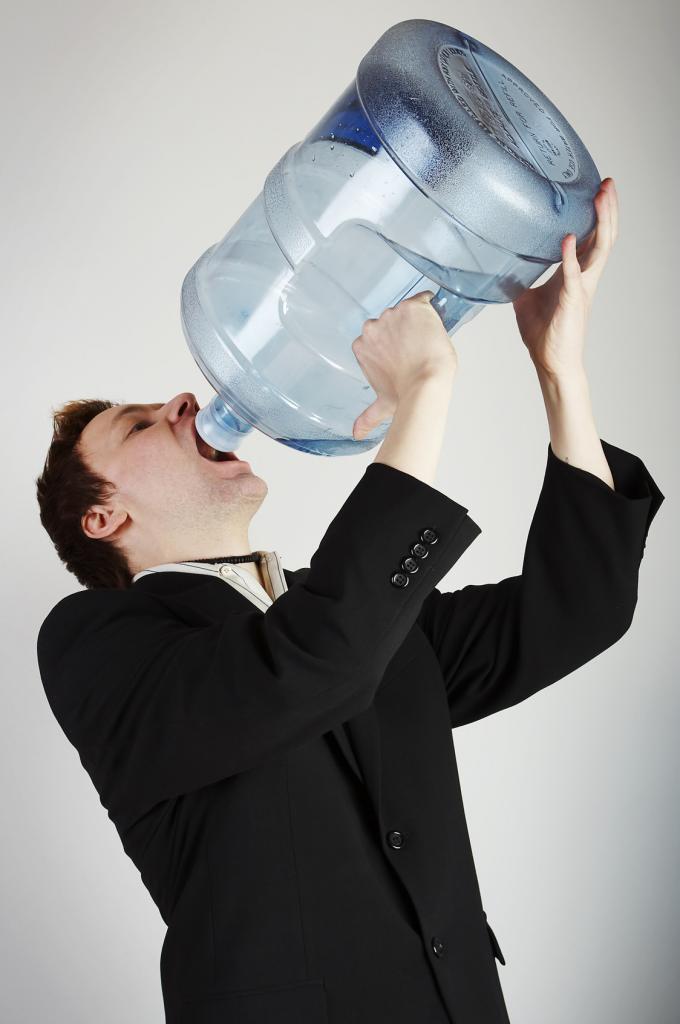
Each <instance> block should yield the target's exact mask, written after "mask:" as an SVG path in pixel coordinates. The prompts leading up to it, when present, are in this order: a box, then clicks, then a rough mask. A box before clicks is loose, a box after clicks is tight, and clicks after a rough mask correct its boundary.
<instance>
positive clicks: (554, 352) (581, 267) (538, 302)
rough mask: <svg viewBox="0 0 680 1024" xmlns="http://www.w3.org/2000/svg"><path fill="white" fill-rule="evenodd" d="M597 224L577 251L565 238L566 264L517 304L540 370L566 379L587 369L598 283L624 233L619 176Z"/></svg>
mask: <svg viewBox="0 0 680 1024" xmlns="http://www.w3.org/2000/svg"><path fill="white" fill-rule="evenodd" d="M594 202H595V210H596V212H597V224H596V226H595V227H594V228H593V230H592V231H591V232H590V234H589V235H588V236H587V237H586V238H584V240H583V242H581V244H580V245H579V246H578V248H577V247H576V236H575V235H573V234H569V235H565V236H564V238H563V239H562V263H561V264H560V266H559V267H558V268H557V269H556V270H555V272H554V273H553V274H552V276H551V277H550V278H549V279H548V280H547V281H546V282H545V283H544V284H542V285H539V287H538V288H528V289H527V290H526V291H524V292H522V294H521V295H519V296H518V297H517V299H515V301H514V302H513V307H514V309H515V316H516V319H517V326H518V327H519V331H520V334H521V335H522V340H523V342H524V344H525V345H526V347H527V349H528V350H529V355H530V356H531V359H532V361H533V363H534V365H535V366H536V369H537V370H541V371H543V372H544V373H545V374H547V375H548V376H549V377H553V378H560V379H564V378H565V377H569V376H571V375H572V374H573V373H580V372H582V369H583V346H584V341H585V332H586V326H587V322H588V316H589V314H590V307H591V305H592V302H593V298H594V297H595V290H596V288H597V284H598V281H599V279H600V276H601V274H602V271H603V270H604V268H605V264H606V262H607V259H608V257H609V254H610V252H611V249H612V246H613V244H614V242H615V241H616V238H617V235H618V221H619V215H618V199H617V195H616V186H615V185H614V179H613V178H604V179H603V181H602V184H601V185H600V189H599V191H598V193H597V195H596V196H595V201H594Z"/></svg>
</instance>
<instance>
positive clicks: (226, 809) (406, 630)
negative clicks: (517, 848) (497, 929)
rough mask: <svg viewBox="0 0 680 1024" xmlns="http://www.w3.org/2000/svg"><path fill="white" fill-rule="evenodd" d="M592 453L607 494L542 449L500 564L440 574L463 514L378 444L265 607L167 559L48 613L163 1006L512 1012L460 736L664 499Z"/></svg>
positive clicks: (462, 1018)
mask: <svg viewBox="0 0 680 1024" xmlns="http://www.w3.org/2000/svg"><path fill="white" fill-rule="evenodd" d="M603 446H604V450H605V454H606V456H607V459H608V462H609V465H610V467H611V469H612V474H613V477H614V480H615V484H616V490H615V491H613V490H612V489H611V488H609V487H608V486H607V484H605V483H604V482H603V481H601V480H600V479H599V478H598V477H596V476H594V475H593V474H591V473H588V472H586V471H584V470H581V469H579V468H576V467H573V466H570V465H568V464H566V463H564V462H562V461H560V460H559V459H557V458H556V456H555V455H554V454H553V452H552V449H551V448H550V446H548V459H547V465H546V472H545V478H544V481H543V485H542V489H541V492H540V495H539V499H538V503H537V506H536V510H535V514H534V517H533V520H532V523H531V527H530V530H529V534H528V539H527V543H526V549H525V553H524V560H523V565H522V572H521V574H520V575H518V576H513V577H510V578H508V579H504V580H501V581H500V582H498V583H492V584H486V585H470V586H466V587H463V588H462V589H461V590H456V591H453V592H450V593H441V592H440V591H439V590H438V589H437V587H436V584H437V583H438V582H439V581H440V580H441V579H442V577H443V576H444V575H445V574H446V573H447V572H448V571H449V570H450V569H451V567H452V566H453V565H454V564H455V563H456V561H457V560H458V559H459V558H460V556H461V554H462V553H463V552H464V551H465V549H466V548H467V547H468V546H469V545H470V544H471V542H472V541H473V540H474V539H475V537H476V536H477V535H478V534H479V533H480V528H479V526H478V525H477V524H476V523H475V522H474V521H473V520H472V519H471V518H470V517H469V516H468V514H467V509H466V508H464V507H463V506H462V505H460V504H458V503H457V502H456V501H453V500H452V499H451V498H449V497H447V496H446V495H444V494H442V493H441V492H440V491H438V490H436V489H435V488H434V487H431V486H430V485H428V484H425V483H423V482H422V481H420V480H418V479H416V478H415V477H413V476H411V475H410V474H408V473H404V472H401V471H400V470H397V469H395V468H393V467H391V466H388V465H385V464H382V463H371V464H370V465H369V466H368V467H367V468H366V470H365V473H364V475H363V476H362V478H361V479H360V480H359V482H358V483H357V485H356V487H355V488H354V490H353V491H352V492H351V493H350V495H349V496H348V498H347V500H346V501H345V503H344V504H343V506H342V508H341V509H340V510H339V512H338V513H337V515H336V516H335V518H334V519H333V521H332V522H331V524H330V526H329V527H328V529H327V530H326V532H325V534H324V536H323V538H322V540H321V543H320V544H319V547H318V549H317V550H316V551H315V553H314V555H313V556H312V559H311V562H310V566H309V567H308V568H304V569H299V570H298V571H297V572H291V571H288V570H286V571H285V575H286V580H287V583H288V587H289V589H288V591H287V592H286V593H284V594H283V595H281V596H280V597H279V598H278V599H277V600H276V601H274V602H273V604H272V605H271V607H269V608H268V609H267V610H266V612H262V611H261V610H260V609H258V608H256V607H255V606H254V605H253V604H252V603H251V602H250V601H249V600H248V599H247V598H245V597H244V596H243V595H242V594H240V593H238V592H237V591H236V590H234V589H233V588H232V587H230V586H228V585H227V586H225V585H224V583H223V582H222V581H221V580H220V579H218V578H213V577H206V576H203V575H192V574H184V573H179V572H162V573H158V574H152V575H148V576H144V577H142V578H140V579H139V580H138V581H137V582H136V583H134V584H133V585H132V586H131V587H130V588H129V589H127V590H109V589H105V590H84V591H79V592H76V593H73V594H70V595H68V596H67V597H65V598H63V599H62V600H61V601H59V603H58V604H57V605H56V606H55V607H54V608H53V609H52V611H51V612H50V613H49V615H48V616H47V618H46V619H45V621H44V622H43V624H42V626H41V629H40V633H39V636H38V659H39V667H40V672H41V676H42V679H43V683H44V687H45V692H46V695H47V698H48V700H49V702H50V705H51V707H52V709H53V711H54V714H55V716H56V718H57V720H58V721H59V723H60V725H61V727H62V729H63V731H64V733H65V734H66V736H67V737H68V739H69V740H70V741H71V743H72V744H73V745H74V746H75V748H76V750H77V751H78V754H79V756H80V759H81V761H82V764H83V766H84V767H85V769H86V770H87V771H88V773H89V774H90V776H91V778H92V781H93V783H94V785H95V787H96V789H97V791H98V793H99V796H100V800H101V803H102V804H103V806H104V807H105V808H106V809H107V811H108V814H109V817H110V818H111V820H112V821H113V822H114V824H115V826H116V828H117V830H118V832H119V835H120V838H121V840H122V844H123V847H124V849H125V851H126V852H127V854H128V855H129V856H130V857H131V858H132V860H133V861H134V863H135V864H136V866H137V867H138V869H139V871H140V875H141V878H142V881H143V882H144V884H145V886H146V887H147V889H148V890H149V892H150V894H151V896H152V898H153V899H154V901H155V903H156V905H157V906H158V909H159V911H160V913H161V915H162V917H163V920H164V921H165V923H166V924H167V933H166V937H165V940H164V943H163V948H162V952H161V962H160V967H161V983H162V992H163V999H164V1004H165V1012H166V1020H167V1021H168V1022H169V1024H217V1022H218V1021H219V1022H227V1021H229V1022H232V1024H349V1022H352V1024H377V1022H382V1021H384V1022H386V1024H387V1022H389V1024H416V1022H417V1024H451V1022H455V1024H501V1022H506V1024H507V1021H508V1016H507V1011H506V1008H505V1003H504V1000H503V994H502V989H501V986H500V981H499V977H498V972H497V967H496V961H495V959H494V954H495V956H496V957H497V958H498V959H499V960H500V961H501V962H503V959H502V953H501V951H500V948H499V946H498V944H497V942H496V939H495V935H494V933H493V931H492V929H491V927H490V925H489V924H488V922H487V920H486V916H485V911H484V909H483V906H482V899H481V895H480V891H479V886H478V881H477V876H476V873H475V866H474V862H473V856H472V850H471V846H470V841H469V836H468V831H467V826H466V821H465V813H464V809H463V801H462V797H461V791H460V785H459V779H458V773H457V768H456V758H455V750H454V746H453V743H452V735H451V729H452V727H454V726H460V725H464V724H465V723H467V722H473V721H475V720H476V719H479V718H482V717H484V716H485V715H490V714H493V713H494V712H497V711H500V710H501V709H503V708H506V707H510V706H511V705H514V704H517V703H518V702H520V701H522V700H525V699H526V698H528V697H529V696H531V695H532V694H534V693H536V692H537V691H539V690H541V689H542V688H544V687H546V686H548V685H549V684H550V683H553V682H555V680H558V679H560V678H562V677H563V676H566V675H568V674H569V673H570V672H572V671H574V669H577V668H578V667H579V666H580V665H583V664H584V663H585V662H587V661H589V660H590V659H591V658H593V657H595V656H596V655H597V654H598V653H599V652H600V651H603V650H605V649H606V648H607V647H609V646H610V645H611V644H613V643H614V642H615V641H616V640H617V639H618V638H619V637H621V636H622V635H623V634H624V633H625V632H626V630H627V629H628V627H629V625H630V623H631V619H632V615H633V610H634V608H635V604H636V600H637V583H638V569H639V565H640V561H641V559H642V556H643V549H644V546H645V539H646V536H647V530H648V528H649V524H650V522H651V520H652V518H653V516H654V515H655V513H656V511H657V509H658V507H659V505H660V504H661V502H662V501H663V495H662V494H661V492H660V491H659V489H658V487H657V486H656V484H655V482H654V481H653V479H652V477H651V476H650V474H649V472H648V471H647V469H646V468H645V466H644V464H643V463H642V462H641V460H640V459H639V458H638V457H636V456H635V455H631V454H629V453H627V452H625V451H623V450H622V449H620V448H616V447H615V446H613V445H610V444H608V443H607V442H603ZM424 530H431V531H433V532H432V533H427V534H425V535H424V536H427V537H429V538H430V541H432V540H434V541H435V542H434V543H424V550H425V551H426V552H427V554H426V557H422V558H416V560H415V563H408V564H409V565H410V566H411V568H413V564H416V565H417V571H414V572H408V571H407V572H406V573H404V574H403V576H404V577H406V578H407V581H408V582H407V585H406V586H398V585H396V584H397V582H399V581H400V579H401V582H403V577H402V578H400V577H398V576H397V577H396V578H395V576H394V574H395V572H396V571H397V570H399V569H400V564H401V561H402V559H404V558H405V557H406V556H408V555H409V551H410V549H411V547H412V545H414V543H416V542H419V541H420V538H421V535H423V531H424ZM421 550H422V549H421ZM132 1015H133V1014H132V1011H131V1016H132Z"/></svg>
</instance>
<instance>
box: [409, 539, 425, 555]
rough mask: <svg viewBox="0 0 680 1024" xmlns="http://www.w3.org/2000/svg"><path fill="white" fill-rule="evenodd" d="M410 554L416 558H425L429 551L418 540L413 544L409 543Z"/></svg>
mask: <svg viewBox="0 0 680 1024" xmlns="http://www.w3.org/2000/svg"><path fill="white" fill-rule="evenodd" d="M411 554H412V555H415V557H416V558H427V556H428V555H429V551H428V550H427V548H426V547H425V545H424V544H421V543H420V541H416V543H415V544H412V545H411Z"/></svg>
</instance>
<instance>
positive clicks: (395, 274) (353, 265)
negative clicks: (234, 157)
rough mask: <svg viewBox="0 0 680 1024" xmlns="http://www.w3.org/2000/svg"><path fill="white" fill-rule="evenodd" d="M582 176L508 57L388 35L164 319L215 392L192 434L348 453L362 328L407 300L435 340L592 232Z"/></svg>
mask: <svg viewBox="0 0 680 1024" xmlns="http://www.w3.org/2000/svg"><path fill="white" fill-rule="evenodd" d="M600 182H601V179H600V176H599V173H598V171H597V168H596V166H595V164H594V162H593V160H592V158H591V157H590V154H589V153H588V151H587V150H586V148H585V146H584V145H583V143H582V142H581V139H580V138H579V137H578V135H577V134H576V132H575V131H574V129H573V128H572V127H571V125H570V124H569V123H568V122H567V121H566V119H565V118H564V117H563V115H562V114H561V113H560V111H559V110H557V108H556V107H555V106H554V105H553V104H552V103H551V102H550V100H549V99H548V98H547V97H546V96H545V95H544V93H542V92H541V91H540V90H539V89H538V88H537V87H536V86H535V85H534V84H533V82H531V81H530V80H529V79H528V78H527V77H526V76H525V75H523V74H522V72H521V71H518V69H517V68H516V67H514V66H513V65H512V64H510V63H509V62H508V61H507V60H505V59H504V58H503V57H501V56H500V54H498V53H496V52H495V51H494V50H491V49H490V48H489V47H487V46H485V45H484V44H483V43H481V42H479V41H478V40H477V39H474V38H472V37H471V36H469V35H466V34H465V33H464V32H461V31H459V30H457V29H455V28H451V27H450V26H448V25H443V24H441V23H440V22H435V21H427V20H424V19H413V20H409V21H402V22H400V23H399V24H397V25H394V26H392V27H391V28H389V29H388V30H387V31H386V32H385V33H384V34H383V35H382V36H381V37H380V38H379V39H378V41H377V42H376V43H375V45H374V46H373V47H372V48H371V49H370V50H369V51H368V53H367V54H366V55H365V57H364V58H363V59H362V61H361V63H360V64H359V68H358V71H357V73H356V76H355V78H354V79H353V80H352V81H351V82H350V84H349V85H348V86H347V88H346V89H345V91H344V92H343V93H342V95H341V96H340V98H339V99H338V100H337V102H336V103H335V104H334V105H333V106H332V107H331V109H330V110H329V111H328V112H327V113H326V114H324V116H323V117H322V118H321V120H320V121H319V122H318V124H316V125H315V126H314V128H313V129H312V130H311V131H310V132H309V134H308V135H307V136H306V137H305V138H304V139H303V140H302V141H301V142H297V143H295V145H293V146H291V148H290V149H289V150H288V151H287V152H286V153H285V154H284V155H283V156H282V157H281V159H280V160H279V161H278V163H277V164H276V165H275V167H273V168H272V170H271V171H270V173H269V174H268V175H267V178H266V180H265V182H264V187H263V189H262V191H261V192H260V194H259V195H258V196H257V198H256V199H254V200H253V202H252V203H251V204H250V206H249V207H248V208H247V209H246V210H245V212H244V213H243V215H242V216H241V217H240V219H239V220H238V221H237V222H236V224H234V226H233V227H232V228H231V230H230V231H229V232H228V233H227V234H226V235H225V237H224V238H223V239H222V241H221V242H219V243H217V244H216V245H213V246H212V247H211V248H210V249H208V250H207V252H205V253H204V254H203V255H202V256H201V257H200V259H199V260H198V261H197V262H196V263H195V264H194V266H193V267H192V268H191V270H190V271H189V273H188V274H187V275H186V277H185V279H184V283H183V286H182V302H181V313H182V325H183V329H184V333H185V336H186V339H187V342H188V344H189V347H190V349H191V352H192V354H193V356H194V358H195V360H196V362H197V364H198V366H199V367H200V369H201V371H202V372H203V374H204V375H205V377H206V378H207V380H208V381H209V383H210V384H211V386H212V387H213V388H214V390H215V391H216V392H217V394H216V395H215V396H214V397H213V399H212V400H211V401H210V402H209V403H208V404H207V405H206V406H205V407H204V408H203V409H201V410H200V412H199V413H198V415H197V418H196V428H197V430H198V433H199V434H200V435H201V436H202V437H203V439H204V440H205V441H207V443H208V444H210V445H212V446H213V447H214V448H216V449H217V450H219V451H234V450H235V449H236V448H238V446H239V445H240V444H241V442H242V440H243V438H244V437H246V436H247V434H248V433H249V432H250V431H251V430H253V428H257V429H258V430H260V431H262V432H263V433H265V434H267V435H268V436H269V437H272V438H274V440H276V441H280V442H281V443H282V444H285V445H289V446H290V447H292V448H297V449H298V450H299V451H304V452H310V453H312V454H314V455H348V454H352V453H355V452H360V451H365V450H366V449H370V448H373V447H374V446H375V445H377V444H379V443H380V442H381V441H382V439H383V437H384V436H385V434H386V433H387V430H388V428H389V422H386V423H382V424H380V425H379V426H378V427H377V428H375V430H374V431H372V433H371V434H369V435H368V436H367V437H366V438H364V439H363V440H361V441H355V440H354V438H353V437H352V427H353V424H354V421H355V419H356V418H357V416H359V415H360V414H361V413H362V412H363V411H364V409H366V408H367V406H369V405H370V404H371V403H372V402H373V401H374V400H375V398H376V397H377V396H376V394H375V392H374V391H373V389H372V388H371V386H370V384H369V383H368V381H367V380H366V378H365V376H364V374H363V372H362V370H361V367H360V365H359V363H358V362H357V360H356V358H355V356H354V353H353V351H352V347H351V346H352V342H353V341H354V339H355V338H357V337H358V336H359V335H360V334H361V333H362V328H363V325H364V323H365V321H366V320H368V319H370V318H373V317H378V316H380V314H381V313H382V312H383V310H385V309H386V308H387V307H388V306H394V305H396V304H397V303H398V302H400V301H401V300H402V299H404V298H407V297H408V296H410V295H413V294H415V293H416V292H421V291H425V290H426V289H429V290H431V291H432V292H433V293H435V294H434V298H433V299H432V304H433V305H434V307H435V309H436V310H437V312H438V313H439V314H440V316H441V318H442V321H443V323H444V326H445V328H446V331H447V333H448V334H449V335H453V334H454V333H455V332H456V331H457V330H458V329H459V328H460V327H461V326H462V325H463V324H465V323H467V322H468V321H469V320H471V319H472V317H474V316H475V315H476V314H477V313H479V311H480V310H482V309H484V307H485V306H486V305H489V304H490V303H499V302H511V301H512V300H513V299H515V298H516V297H517V296H518V295H519V294H520V293H521V292H522V291H523V290H524V289H526V288H528V287H529V286H530V285H531V284H532V283H533V282H534V281H536V280H537V278H539V277H540V276H541V275H542V274H543V273H544V271H545V270H546V269H547V268H548V267H550V265H551V264H554V263H557V262H559V261H560V260H561V258H562V255H561V243H562V239H563V238H564V236H565V234H567V233H569V232H573V233H574V234H575V235H576V239H577V242H579V241H580V240H581V239H582V238H584V237H585V236H586V235H587V234H588V233H589V232H590V231H591V230H592V228H593V227H594V226H595V223H596V213H595V209H594V204H593V199H594V197H595V195H596V193H597V191H598V189H599V187H600Z"/></svg>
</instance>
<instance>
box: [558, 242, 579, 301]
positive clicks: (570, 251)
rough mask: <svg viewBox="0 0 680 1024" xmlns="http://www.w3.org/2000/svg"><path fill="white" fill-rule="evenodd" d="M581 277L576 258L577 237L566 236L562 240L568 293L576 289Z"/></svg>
mask: <svg viewBox="0 0 680 1024" xmlns="http://www.w3.org/2000/svg"><path fill="white" fill-rule="evenodd" d="M580 276H581V268H580V266H579V262H578V259H577V256H576V235H574V234H573V233H572V234H569V235H565V236H564V238H563V239H562V277H563V279H564V286H565V288H566V289H567V291H568V292H571V291H573V290H574V289H575V286H576V285H577V284H578V281H579V278H580Z"/></svg>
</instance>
